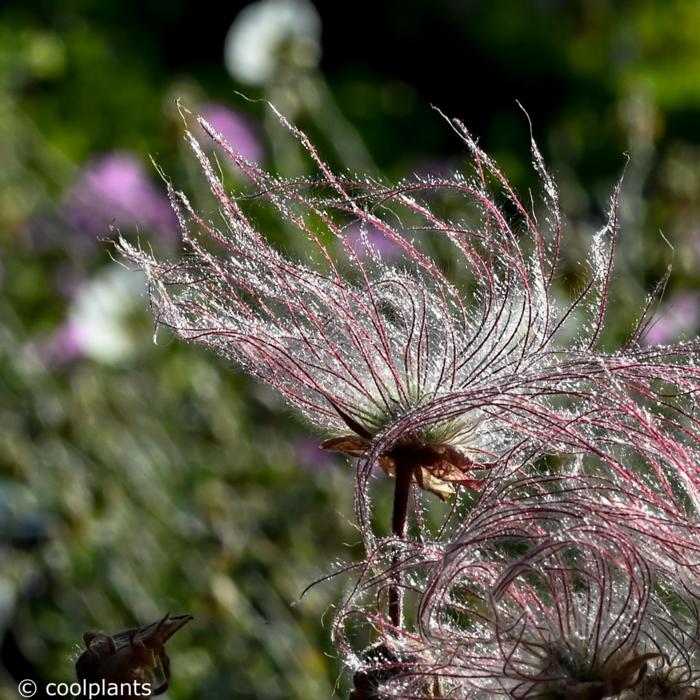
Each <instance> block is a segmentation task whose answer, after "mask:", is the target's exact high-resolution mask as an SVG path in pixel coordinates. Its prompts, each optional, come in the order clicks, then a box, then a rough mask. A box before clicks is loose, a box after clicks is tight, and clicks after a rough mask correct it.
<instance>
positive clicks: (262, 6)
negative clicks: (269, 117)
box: [224, 0, 321, 85]
mask: <svg viewBox="0 0 700 700" xmlns="http://www.w3.org/2000/svg"><path fill="white" fill-rule="evenodd" d="M320 35H321V20H320V18H319V16H318V13H317V12H316V10H315V8H314V7H313V5H311V3H309V2H307V0H261V2H256V3H253V4H252V5H248V6H247V7H245V8H243V10H241V12H240V14H239V15H238V17H236V20H235V21H234V23H233V24H232V25H231V28H230V29H229V31H228V34H227V36H226V43H225V47H224V62H225V63H226V68H227V70H228V71H229V73H230V74H231V75H232V76H233V77H234V78H235V79H236V80H239V81H240V82H242V83H248V84H250V85H261V84H263V83H266V82H267V81H268V80H270V79H271V78H273V77H274V76H275V74H276V73H277V72H278V70H279V68H280V67H281V66H282V65H284V64H285V63H286V64H287V65H289V66H290V67H296V68H301V69H306V68H312V67H314V66H316V65H317V64H318V60H319V58H320V55H321V47H320Z"/></svg>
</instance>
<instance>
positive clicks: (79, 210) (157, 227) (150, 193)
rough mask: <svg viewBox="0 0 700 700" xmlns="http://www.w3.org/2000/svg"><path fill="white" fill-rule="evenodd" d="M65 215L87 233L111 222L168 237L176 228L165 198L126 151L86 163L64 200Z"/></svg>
mask: <svg viewBox="0 0 700 700" xmlns="http://www.w3.org/2000/svg"><path fill="white" fill-rule="evenodd" d="M65 206H66V216H67V218H68V220H69V222H70V223H71V224H72V225H73V226H75V227H76V228H78V229H80V230H81V231H84V232H85V233H87V234H89V235H90V236H100V235H103V236H104V235H107V234H108V233H109V230H110V226H111V225H112V224H115V225H117V226H121V227H125V228H132V227H140V228H145V229H148V230H151V231H153V232H155V233H158V234H160V235H162V236H166V237H170V236H171V235H173V234H174V232H175V231H176V228H177V223H176V220H175V217H174V215H173V212H172V210H171V208H170V206H169V205H168V201H167V199H166V198H165V197H164V196H163V195H162V194H161V192H160V191H159V190H158V188H157V187H156V186H155V185H154V184H153V183H152V182H151V180H150V179H149V178H148V176H147V174H146V171H145V169H144V167H143V165H142V163H141V161H140V160H139V159H138V158H136V157H135V156H134V155H132V154H130V153H126V152H121V153H120V152H116V153H111V154H108V155H106V156H103V157H101V158H99V159H98V160H95V161H93V162H91V163H89V164H88V165H87V166H86V167H85V169H84V170H83V173H82V175H81V177H80V179H79V181H78V183H77V184H76V185H75V187H74V188H73V189H72V190H71V192H70V193H69V195H68V198H67V201H66V205H65Z"/></svg>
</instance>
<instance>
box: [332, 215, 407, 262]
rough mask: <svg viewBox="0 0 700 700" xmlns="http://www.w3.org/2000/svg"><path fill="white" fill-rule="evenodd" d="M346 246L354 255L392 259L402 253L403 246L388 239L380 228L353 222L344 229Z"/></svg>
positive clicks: (344, 244)
mask: <svg viewBox="0 0 700 700" xmlns="http://www.w3.org/2000/svg"><path fill="white" fill-rule="evenodd" d="M343 246H344V247H346V248H347V247H349V248H350V249H351V250H352V256H353V257H354V256H358V257H360V258H363V257H366V256H370V257H375V258H376V257H377V256H379V257H380V258H384V259H387V260H391V259H392V258H398V257H399V256H400V255H401V248H400V247H399V246H398V245H397V244H396V243H394V242H392V241H391V240H390V239H388V238H387V237H386V236H385V235H384V234H383V233H382V232H381V231H380V230H379V229H376V228H374V227H369V228H368V227H367V226H363V225H361V224H358V223H353V224H352V225H351V226H350V227H348V229H346V230H345V231H344V241H343Z"/></svg>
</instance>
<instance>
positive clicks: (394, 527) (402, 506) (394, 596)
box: [389, 457, 413, 628]
mask: <svg viewBox="0 0 700 700" xmlns="http://www.w3.org/2000/svg"><path fill="white" fill-rule="evenodd" d="M395 463H396V482H395V485H394V511H393V513H392V517H391V532H392V534H393V535H394V536H395V537H398V538H400V539H403V538H404V537H405V536H406V516H407V515H408V496H409V493H410V491H411V475H412V474H413V465H412V464H411V462H410V460H401V459H399V458H398V457H396V458H395ZM398 565H399V555H398V553H396V554H394V557H393V566H394V567H398ZM393 579H394V582H393V583H392V584H391V585H390V587H389V619H390V620H391V624H392V625H394V626H395V627H397V628H400V627H402V626H403V588H402V586H401V572H400V571H398V570H396V571H395V572H394V575H393Z"/></svg>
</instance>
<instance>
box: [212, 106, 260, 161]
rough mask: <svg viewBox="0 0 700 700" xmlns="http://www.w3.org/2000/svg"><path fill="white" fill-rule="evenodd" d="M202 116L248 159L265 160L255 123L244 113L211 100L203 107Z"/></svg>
mask: <svg viewBox="0 0 700 700" xmlns="http://www.w3.org/2000/svg"><path fill="white" fill-rule="evenodd" d="M202 117H203V118H204V119H206V121H207V122H208V123H209V124H210V125H211V127H212V129H214V130H215V131H217V132H218V133H219V134H221V136H222V137H223V138H224V139H225V140H226V141H227V142H228V143H229V144H230V146H231V147H232V148H233V149H234V150H235V151H237V152H238V153H240V154H241V155H242V156H243V157H244V158H245V159H246V160H249V161H251V162H252V163H263V162H264V159H265V158H264V155H265V154H264V151H263V146H262V143H261V142H260V139H259V138H258V135H257V134H256V132H255V129H254V127H253V125H252V124H251V123H250V122H249V121H248V119H247V118H246V117H245V116H244V115H243V114H240V113H239V112H234V111H233V110H232V109H230V108H229V107H226V106H225V105H222V104H218V103H216V102H211V103H209V104H205V105H204V106H203V107H202Z"/></svg>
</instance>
